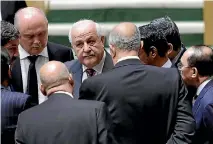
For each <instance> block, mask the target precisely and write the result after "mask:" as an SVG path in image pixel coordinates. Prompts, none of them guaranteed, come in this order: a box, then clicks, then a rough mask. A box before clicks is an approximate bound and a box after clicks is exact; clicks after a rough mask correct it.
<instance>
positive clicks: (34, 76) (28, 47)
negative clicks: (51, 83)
mask: <svg viewBox="0 0 213 144" xmlns="http://www.w3.org/2000/svg"><path fill="white" fill-rule="evenodd" d="M14 24H15V26H16V28H17V29H18V30H19V32H20V46H19V56H20V57H19V59H17V60H16V61H15V62H14V67H13V69H12V80H13V82H12V83H13V88H14V90H15V91H18V92H24V93H28V94H30V95H31V96H32V97H33V101H34V103H35V105H37V104H38V103H42V102H43V101H45V100H46V97H45V96H43V94H42V93H41V92H40V90H39V89H38V85H39V84H40V79H39V78H38V77H39V73H38V71H39V69H40V68H41V66H42V65H43V64H45V63H46V62H48V61H51V60H56V61H61V62H66V61H70V60H72V59H73V53H72V50H71V49H70V48H68V47H65V46H62V45H59V44H55V43H51V42H48V21H47V18H46V16H45V14H44V13H43V12H42V11H41V10H39V9H37V8H34V7H27V8H24V9H22V10H19V11H18V12H17V13H16V15H15V23H14Z"/></svg>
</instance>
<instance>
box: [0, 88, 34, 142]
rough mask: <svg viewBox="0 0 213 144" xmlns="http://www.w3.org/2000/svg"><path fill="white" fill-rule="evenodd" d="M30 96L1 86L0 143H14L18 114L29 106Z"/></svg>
mask: <svg viewBox="0 0 213 144" xmlns="http://www.w3.org/2000/svg"><path fill="white" fill-rule="evenodd" d="M30 107H31V104H30V96H29V95H26V94H23V93H18V92H11V91H9V90H7V89H6V88H4V87H3V86H1V143H2V144H14V143H15V141H14V133H15V129H16V125H17V120H18V115H19V114H20V113H21V112H22V111H24V110H25V109H27V108H30Z"/></svg>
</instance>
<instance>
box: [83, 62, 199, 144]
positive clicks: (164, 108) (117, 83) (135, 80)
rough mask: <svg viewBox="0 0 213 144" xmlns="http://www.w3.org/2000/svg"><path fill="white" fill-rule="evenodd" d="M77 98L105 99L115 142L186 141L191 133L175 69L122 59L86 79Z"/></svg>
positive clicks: (191, 123)
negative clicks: (112, 67) (113, 66)
mask: <svg viewBox="0 0 213 144" xmlns="http://www.w3.org/2000/svg"><path fill="white" fill-rule="evenodd" d="M80 99H87V100H98V101H102V102H105V103H106V105H107V106H108V109H109V112H110V114H111V116H112V119H113V127H114V128H115V131H114V136H115V138H116V139H117V141H118V143H122V144H141V143H144V144H165V143H168V144H173V143H177V144H184V143H187V144H188V143H191V139H192V137H193V135H194V131H195V121H194V119H193V116H192V107H191V101H189V100H188V99H187V90H186V88H185V87H184V85H183V82H182V80H181V78H180V75H179V74H178V72H177V69H172V68H171V69H168V68H158V67H153V66H147V65H142V64H141V62H140V61H139V60H137V59H128V60H124V61H121V62H119V63H117V64H116V65H115V68H114V69H113V70H111V71H109V72H107V73H105V74H102V75H98V76H94V77H92V78H90V79H87V80H85V81H84V82H83V84H82V85H81V88H80Z"/></svg>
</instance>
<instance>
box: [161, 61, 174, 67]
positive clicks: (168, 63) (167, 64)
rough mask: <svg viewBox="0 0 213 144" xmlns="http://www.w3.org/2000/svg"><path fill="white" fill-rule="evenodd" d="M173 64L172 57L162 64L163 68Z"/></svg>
mask: <svg viewBox="0 0 213 144" xmlns="http://www.w3.org/2000/svg"><path fill="white" fill-rule="evenodd" d="M171 66H172V62H171V61H170V59H168V60H167V62H166V63H165V64H164V65H163V66H162V67H163V68H171Z"/></svg>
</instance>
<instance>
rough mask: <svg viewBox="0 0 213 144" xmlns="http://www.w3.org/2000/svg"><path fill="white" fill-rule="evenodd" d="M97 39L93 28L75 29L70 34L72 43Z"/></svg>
mask: <svg viewBox="0 0 213 144" xmlns="http://www.w3.org/2000/svg"><path fill="white" fill-rule="evenodd" d="M91 36H93V37H97V36H98V35H97V31H96V28H95V27H94V26H91V25H90V26H86V27H77V28H74V29H73V30H72V32H71V37H72V39H73V41H78V40H84V39H86V38H88V37H91Z"/></svg>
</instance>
